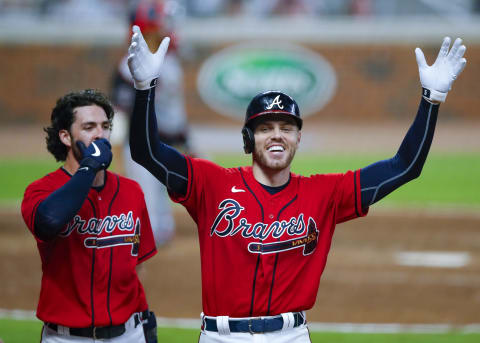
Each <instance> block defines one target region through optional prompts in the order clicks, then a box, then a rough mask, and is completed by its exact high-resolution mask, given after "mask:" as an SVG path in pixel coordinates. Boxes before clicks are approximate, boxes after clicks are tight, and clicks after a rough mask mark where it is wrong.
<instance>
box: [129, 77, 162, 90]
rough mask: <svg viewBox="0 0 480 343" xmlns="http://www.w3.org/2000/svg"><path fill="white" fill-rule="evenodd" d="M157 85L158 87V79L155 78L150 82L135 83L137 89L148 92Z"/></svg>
mask: <svg viewBox="0 0 480 343" xmlns="http://www.w3.org/2000/svg"><path fill="white" fill-rule="evenodd" d="M156 85H157V78H154V79H152V80H150V81H140V82H137V81H134V86H135V89H138V90H147V89H150V88H153V87H155V86H156Z"/></svg>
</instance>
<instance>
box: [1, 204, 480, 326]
mask: <svg viewBox="0 0 480 343" xmlns="http://www.w3.org/2000/svg"><path fill="white" fill-rule="evenodd" d="M175 215H176V220H177V225H178V228H177V235H176V237H175V239H174V241H173V242H172V244H171V245H170V246H168V247H166V248H163V249H161V251H160V252H159V253H158V255H157V256H155V257H154V258H153V259H152V260H150V261H148V262H146V264H145V265H146V267H145V269H144V272H143V275H142V278H143V280H144V286H145V289H146V292H147V295H148V298H149V301H150V304H151V307H152V308H153V310H154V311H155V312H156V313H157V315H158V316H162V317H172V318H176V317H184V318H185V317H186V318H198V316H199V313H200V312H201V281H200V261H199V248H198V240H197V236H196V232H195V226H194V223H193V222H192V220H191V219H190V218H189V217H188V216H187V215H186V214H185V211H184V210H183V208H176V209H175ZM0 227H1V228H2V229H1V233H0V236H1V239H0V275H2V282H1V283H0V304H1V306H0V307H1V308H7V309H25V310H34V309H35V306H36V302H37V298H38V293H39V284H40V277H41V271H40V260H39V257H38V252H37V250H36V246H35V243H34V240H33V238H32V237H31V235H30V233H29V232H28V230H27V229H26V228H25V226H24V225H23V223H22V221H21V218H20V216H19V214H18V213H12V211H3V213H2V215H1V216H0ZM479 228H480V216H479V215H477V214H475V213H471V214H468V215H465V214H459V215H455V213H454V212H451V213H449V214H441V213H431V212H425V211H421V210H418V211H416V212H411V211H410V212H408V213H403V212H398V211H396V212H389V211H386V210H380V209H379V210H376V209H374V208H373V209H372V210H371V213H370V214H369V215H368V216H367V217H366V218H362V219H357V220H354V221H352V222H349V223H345V224H341V225H339V226H337V231H336V233H335V236H334V240H333V245H332V250H331V253H330V258H329V261H328V263H327V267H326V270H325V272H324V274H323V278H322V282H321V285H320V290H319V293H318V298H317V303H316V305H315V307H314V308H313V309H312V310H310V311H309V312H308V318H309V320H310V321H321V322H355V323H373V322H376V323H390V322H396V323H450V324H468V323H478V322H479V317H478V308H479V307H480V230H479ZM400 251H449V252H467V253H468V254H469V256H470V258H471V260H470V263H469V264H468V265H467V266H464V267H461V268H430V267H406V266H399V265H397V264H396V263H395V259H394V254H395V253H396V252H400Z"/></svg>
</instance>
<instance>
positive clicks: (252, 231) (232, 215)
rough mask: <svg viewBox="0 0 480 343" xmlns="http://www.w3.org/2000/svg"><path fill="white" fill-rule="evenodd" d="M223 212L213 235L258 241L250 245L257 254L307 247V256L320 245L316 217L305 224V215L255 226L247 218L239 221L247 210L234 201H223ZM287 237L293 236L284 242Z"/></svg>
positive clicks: (214, 226) (211, 233) (216, 223)
mask: <svg viewBox="0 0 480 343" xmlns="http://www.w3.org/2000/svg"><path fill="white" fill-rule="evenodd" d="M218 209H219V210H220V212H219V213H218V215H217V217H216V218H215V220H214V222H213V224H212V227H211V228H210V236H213V235H216V236H218V237H226V236H234V235H236V234H239V233H240V234H241V236H242V237H244V238H255V239H258V240H260V242H252V243H249V244H248V251H249V252H250V253H254V254H273V253H277V252H281V251H287V250H292V249H300V248H303V255H305V256H306V255H309V254H311V253H312V252H313V251H314V250H315V248H316V246H317V243H318V234H319V232H318V229H317V225H316V223H315V220H314V219H313V218H311V217H310V218H309V219H308V226H307V225H305V221H304V214H303V213H300V214H299V215H298V217H291V218H290V219H289V220H281V221H279V220H276V221H274V222H272V223H270V224H266V223H262V222H257V223H255V224H251V223H249V222H248V220H247V219H246V218H239V217H240V213H241V212H242V211H243V210H244V209H245V208H244V207H242V206H241V205H240V204H239V203H238V201H236V200H234V199H226V200H223V201H222V202H221V203H220V205H219V206H218ZM285 236H287V237H288V236H290V237H293V238H291V239H287V240H281V239H282V238H285ZM269 237H271V238H275V239H277V240H278V241H277V242H271V243H262V242H261V241H263V240H265V239H267V238H269Z"/></svg>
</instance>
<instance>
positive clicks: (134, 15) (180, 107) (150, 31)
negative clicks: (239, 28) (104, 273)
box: [111, 0, 189, 246]
mask: <svg viewBox="0 0 480 343" xmlns="http://www.w3.org/2000/svg"><path fill="white" fill-rule="evenodd" d="M181 11H182V8H181V7H180V6H179V4H178V3H177V2H174V1H162V0H140V1H135V2H134V3H133V6H132V8H131V15H130V28H131V27H132V26H133V25H137V26H139V27H140V29H141V30H142V32H143V34H144V37H145V40H146V41H147V42H148V45H149V46H150V47H152V49H155V50H156V49H157V48H158V46H159V44H160V42H161V40H162V39H163V38H164V37H165V36H169V37H170V38H171V43H170V49H169V53H168V54H167V55H166V56H165V61H164V65H163V70H162V73H161V75H160V78H159V79H158V85H157V87H156V94H155V112H156V114H157V122H158V135H159V137H160V139H161V140H162V141H163V142H165V143H167V144H169V145H173V146H176V147H177V148H179V149H180V150H182V151H184V152H186V151H188V150H189V147H188V127H187V117H186V113H185V105H184V91H183V70H182V66H181V64H180V60H179V58H178V56H177V50H176V47H177V44H176V36H175V34H174V26H175V20H176V18H178V16H179V15H181ZM130 36H131V35H130V34H129V37H130ZM111 99H112V102H113V104H114V107H115V111H116V114H115V117H118V118H124V120H125V121H127V122H128V120H129V119H130V115H131V112H132V108H133V105H134V99H135V89H134V88H133V80H132V77H131V74H130V72H129V70H128V66H127V55H125V56H124V57H123V58H122V59H121V61H120V63H119V64H118V67H117V69H116V71H115V73H114V76H113V85H112V94H111ZM114 126H116V131H117V132H118V131H120V130H117V129H118V126H124V127H125V130H124V135H123V137H120V138H112V142H113V144H115V141H118V140H121V145H122V146H123V149H124V154H123V161H124V163H123V167H124V169H125V173H126V175H127V176H128V177H129V178H132V179H134V180H136V181H137V182H138V183H139V184H140V186H141V187H142V189H143V192H144V194H145V201H146V203H147V208H148V212H149V215H150V222H151V224H152V229H153V233H154V236H155V242H156V243H157V246H158V245H163V244H166V243H167V242H169V241H170V240H171V238H172V237H173V234H174V230H175V223H174V218H173V215H172V209H171V203H170V199H169V198H168V195H167V193H166V188H165V186H164V185H163V184H162V183H160V182H159V181H158V180H157V179H156V178H155V177H154V176H152V175H151V174H150V173H149V172H148V171H147V170H146V169H144V168H143V167H142V166H140V165H139V164H137V163H136V162H134V161H133V160H132V159H131V156H130V148H129V146H128V137H127V136H126V132H127V131H128V128H127V126H128V124H127V125H122V121H121V120H117V122H114Z"/></svg>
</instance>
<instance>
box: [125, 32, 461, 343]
mask: <svg viewBox="0 0 480 343" xmlns="http://www.w3.org/2000/svg"><path fill="white" fill-rule="evenodd" d="M167 48H168V38H167V39H165V40H164V41H163V42H162V43H161V44H160V47H159V49H158V51H157V52H156V53H155V54H152V53H150V51H149V50H148V47H147V46H146V43H145V41H144V40H143V37H142V34H141V32H140V30H139V29H138V28H135V29H134V33H133V35H132V43H131V45H130V48H129V52H130V55H129V67H130V71H131V73H132V76H133V79H134V80H135V88H136V89H137V91H136V103H135V108H134V112H133V118H132V126H131V131H130V147H131V153H132V157H133V159H134V160H135V161H137V162H138V163H140V164H141V165H143V166H144V167H145V168H146V169H148V170H149V171H150V172H151V173H152V174H153V175H155V176H156V177H157V178H158V179H159V180H160V181H161V182H162V183H163V184H165V185H166V187H167V189H168V190H169V194H170V196H171V197H172V199H173V200H175V201H177V202H179V203H181V204H182V205H183V206H185V208H186V209H187V211H188V213H189V214H190V215H191V217H192V218H193V219H194V221H195V222H196V224H197V226H198V235H199V242H200V255H201V265H202V267H201V268H202V273H201V274H202V300H203V313H202V329H201V334H200V342H202V343H203V342H232V343H233V342H276V343H284V342H285V343H287V342H288V343H292V342H310V338H309V333H308V328H307V325H306V318H305V310H308V309H310V308H312V307H313V305H314V304H315V299H316V295H317V291H318V286H319V283H320V276H321V274H322V272H323V270H324V268H325V264H326V261H327V255H328V251H329V249H330V244H331V240H332V235H333V232H334V229H335V225H336V224H338V223H341V222H345V221H347V220H350V219H354V218H357V217H361V216H364V215H366V214H367V212H368V209H369V207H370V206H371V205H373V204H374V203H376V202H377V201H379V200H380V199H382V198H383V197H385V196H386V195H387V194H389V193H391V192H392V191H394V190H395V189H396V188H398V187H400V186H401V185H403V184H405V183H406V182H408V181H410V180H412V179H414V178H416V177H418V176H419V175H420V173H421V170H422V167H423V165H424V163H425V160H426V157H427V154H428V151H429V148H430V145H431V142H432V138H433V134H434V129H435V123H436V120H437V113H438V109H439V103H440V102H442V101H445V98H446V96H447V93H448V91H449V90H450V88H451V85H452V83H453V81H454V80H455V79H456V78H457V76H458V75H459V74H460V73H461V71H462V70H463V68H464V66H465V63H466V60H465V59H464V58H463V55H464V52H465V49H466V48H465V46H464V45H462V41H461V40H460V39H457V40H455V42H454V44H453V46H452V47H451V49H450V38H448V37H447V38H445V39H444V41H443V44H442V47H441V49H440V53H439V55H438V57H437V60H436V61H435V63H434V64H433V65H431V66H428V65H427V63H426V61H425V57H424V55H423V53H422V51H421V50H420V49H418V48H417V49H416V50H415V53H416V57H417V63H418V67H419V73H420V82H421V85H422V97H421V99H420V105H419V108H418V112H417V115H416V117H415V119H414V121H413V123H412V125H411V127H410V129H409V130H408V132H407V134H406V136H405V138H404V139H403V141H402V143H401V145H400V148H399V149H398V152H397V153H396V155H395V156H394V157H392V158H391V159H387V160H384V161H379V162H376V163H374V164H372V165H369V166H366V167H365V168H362V169H359V170H355V171H348V172H346V173H343V174H323V175H320V174H317V175H312V176H309V177H304V176H300V175H296V174H293V173H291V172H290V164H291V161H292V159H293V157H294V155H295V152H296V150H297V147H298V145H299V143H300V139H301V128H302V119H301V117H300V110H299V108H298V106H297V104H296V102H295V101H294V100H293V99H292V98H291V97H289V96H288V95H286V94H284V93H283V92H280V91H266V92H264V93H261V94H258V95H257V96H255V97H254V98H253V99H252V100H251V102H250V104H249V106H248V108H247V111H246V117H245V125H244V127H243V130H242V134H243V139H244V149H245V152H246V153H251V154H252V165H251V166H245V167H238V168H223V167H221V166H218V165H216V164H214V163H212V162H209V161H206V160H203V159H198V158H191V157H189V156H185V155H182V154H180V153H179V152H177V151H176V150H175V149H173V148H171V147H170V146H168V145H166V144H164V143H163V142H161V141H160V140H159V139H158V138H157V135H156V132H157V127H156V126H157V123H156V121H155V113H154V106H153V103H154V96H155V79H156V78H157V77H158V75H159V73H160V72H161V66H162V59H163V56H164V55H165V52H166V51H167Z"/></svg>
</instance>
